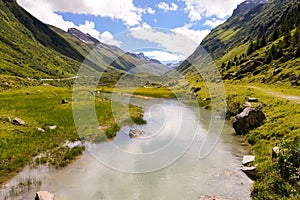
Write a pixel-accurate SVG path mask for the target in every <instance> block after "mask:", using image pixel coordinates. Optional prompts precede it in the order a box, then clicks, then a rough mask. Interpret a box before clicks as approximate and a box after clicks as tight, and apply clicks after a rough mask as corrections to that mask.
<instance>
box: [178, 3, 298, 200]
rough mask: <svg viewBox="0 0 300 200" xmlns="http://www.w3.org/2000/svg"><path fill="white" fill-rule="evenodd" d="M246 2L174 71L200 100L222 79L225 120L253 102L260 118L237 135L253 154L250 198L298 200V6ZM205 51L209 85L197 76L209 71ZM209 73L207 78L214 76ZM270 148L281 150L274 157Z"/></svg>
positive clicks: (296, 4) (293, 4)
mask: <svg viewBox="0 0 300 200" xmlns="http://www.w3.org/2000/svg"><path fill="white" fill-rule="evenodd" d="M246 2H248V1H246ZM246 2H243V3H242V4H240V5H239V6H238V8H237V9H236V10H235V11H234V12H233V15H232V16H231V17H230V18H229V19H228V20H227V21H226V22H225V23H224V24H222V25H219V26H218V27H216V28H215V29H214V30H212V32H211V33H210V34H209V35H208V36H207V37H206V38H205V39H204V40H203V41H202V43H201V44H200V45H199V47H198V48H197V49H196V50H195V52H194V53H193V54H192V55H190V56H189V58H188V59H187V60H185V61H184V62H183V63H182V64H181V65H180V66H179V67H178V69H177V70H178V71H179V72H181V73H184V74H185V76H186V77H187V79H188V80H189V81H190V84H191V86H192V87H193V88H197V89H198V92H197V93H196V94H195V95H196V96H197V97H198V99H199V100H200V101H201V99H204V98H207V96H209V95H210V94H209V93H208V91H207V85H208V84H210V83H211V82H212V83H215V82H220V81H221V78H222V79H223V83H224V86H225V90H226V100H227V118H228V120H229V122H232V121H233V120H234V119H235V116H236V115H237V114H239V113H240V112H242V111H243V109H244V107H243V106H242V105H243V104H244V103H245V100H247V98H249V97H257V98H258V99H259V102H261V103H262V104H261V105H262V106H263V107H262V111H263V112H264V113H265V114H266V120H265V121H264V124H262V125H261V126H259V127H256V128H254V127H252V130H250V131H248V132H247V133H244V134H243V138H244V142H245V144H248V145H249V146H250V147H251V149H252V153H253V154H255V156H256V161H255V164H257V168H256V170H257V176H256V179H255V182H254V184H253V188H252V193H251V196H252V198H253V199H299V198H300V187H299V186H300V185H299V181H300V176H299V169H300V146H299V145H300V142H299V139H300V124H299V117H300V112H299V111H300V107H299V99H300V93H299V86H300V2H299V1H297V0H273V1H267V2H265V3H260V2H259V1H252V2H259V4H257V5H256V4H253V6H250V7H247V6H245V5H249V4H247V3H246ZM205 52H208V53H209V54H210V56H211V57H212V58H213V60H214V62H215V64H216V66H217V69H218V71H219V72H220V74H221V76H222V77H221V78H220V79H206V81H208V82H209V83H207V82H206V83H205V82H204V81H203V79H204V80H205V77H202V79H201V78H199V71H201V73H203V72H204V70H205V69H206V68H209V67H210V66H206V65H205V61H206V59H207V58H206V57H203V55H207V54H205ZM195 68H196V69H197V71H196V70H195ZM195 72H196V73H195ZM197 72H198V73H197ZM215 72H216V71H213V72H209V73H207V74H208V75H209V76H211V77H215V76H214V74H218V73H215ZM200 75H203V74H200ZM208 104H209V106H211V105H210V102H208ZM209 106H208V107H209ZM274 146H279V148H280V149H281V150H282V151H280V153H279V154H278V156H276V155H275V157H274V155H272V148H273V147H274Z"/></svg>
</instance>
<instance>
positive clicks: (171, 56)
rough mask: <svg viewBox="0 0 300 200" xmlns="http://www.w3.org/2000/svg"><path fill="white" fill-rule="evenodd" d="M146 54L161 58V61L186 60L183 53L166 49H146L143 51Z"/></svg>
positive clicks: (150, 56)
mask: <svg viewBox="0 0 300 200" xmlns="http://www.w3.org/2000/svg"><path fill="white" fill-rule="evenodd" d="M143 53H144V55H145V56H147V57H149V58H153V59H156V60H159V61H161V62H174V61H180V60H184V59H185V57H184V56H182V55H181V54H175V53H170V52H166V51H158V50H157V51H146V52H143Z"/></svg>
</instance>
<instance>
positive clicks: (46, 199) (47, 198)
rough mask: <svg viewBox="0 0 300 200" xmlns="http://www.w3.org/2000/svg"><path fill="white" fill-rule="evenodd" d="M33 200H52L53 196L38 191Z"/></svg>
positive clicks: (46, 192)
mask: <svg viewBox="0 0 300 200" xmlns="http://www.w3.org/2000/svg"><path fill="white" fill-rule="evenodd" d="M34 199H35V200H54V194H52V193H50V192H48V191H39V192H37V193H36V194H35V198H34Z"/></svg>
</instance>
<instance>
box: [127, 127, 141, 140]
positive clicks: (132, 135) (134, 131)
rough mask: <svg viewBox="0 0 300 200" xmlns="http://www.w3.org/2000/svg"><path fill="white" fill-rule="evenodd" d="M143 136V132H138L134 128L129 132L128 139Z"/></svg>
mask: <svg viewBox="0 0 300 200" xmlns="http://www.w3.org/2000/svg"><path fill="white" fill-rule="evenodd" d="M144 134H145V132H144V131H141V130H138V129H135V128H132V129H130V131H129V137H130V138H136V137H139V136H141V135H144Z"/></svg>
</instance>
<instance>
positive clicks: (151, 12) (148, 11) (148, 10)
mask: <svg viewBox="0 0 300 200" xmlns="http://www.w3.org/2000/svg"><path fill="white" fill-rule="evenodd" d="M146 10H147V13H148V14H150V15H154V14H155V10H153V9H152V8H150V7H148V8H147V9H146Z"/></svg>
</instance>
